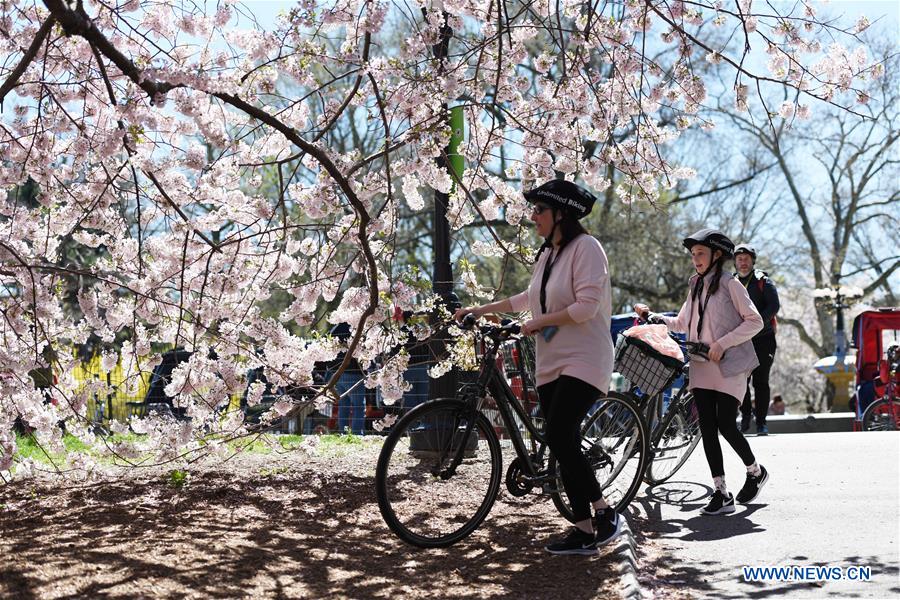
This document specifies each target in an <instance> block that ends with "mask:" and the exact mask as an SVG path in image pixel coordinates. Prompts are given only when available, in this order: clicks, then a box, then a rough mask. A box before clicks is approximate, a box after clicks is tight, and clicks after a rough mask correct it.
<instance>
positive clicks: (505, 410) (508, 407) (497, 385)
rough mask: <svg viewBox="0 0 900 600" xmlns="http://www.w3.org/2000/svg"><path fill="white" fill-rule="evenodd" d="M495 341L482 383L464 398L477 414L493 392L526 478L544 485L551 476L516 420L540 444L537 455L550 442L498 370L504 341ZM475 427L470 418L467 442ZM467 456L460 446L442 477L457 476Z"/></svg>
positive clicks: (486, 359) (483, 362) (481, 375)
mask: <svg viewBox="0 0 900 600" xmlns="http://www.w3.org/2000/svg"><path fill="white" fill-rule="evenodd" d="M491 341H492V342H493V343H492V344H491V345H490V347H488V349H487V350H486V351H485V353H484V355H483V356H482V359H481V370H480V371H479V373H478V380H477V381H476V383H475V384H471V385H470V386H469V389H466V388H463V393H462V394H461V395H462V396H463V399H464V400H465V401H466V402H468V403H469V404H470V406H471V407H472V412H473V414H474V413H477V412H482V410H483V407H484V401H485V400H486V398H487V393H488V392H490V395H491V397H492V398H493V399H494V404H495V405H496V407H497V410H498V411H499V413H500V417H501V418H502V419H503V424H504V426H505V427H506V430H507V432H509V438H510V441H511V442H512V445H513V449H514V450H515V452H516V456H517V457H518V458H519V459H521V462H522V463H523V471H524V473H525V476H526V477H527V478H529V479H531V480H533V481H535V482H537V483H541V482H543V480H544V479H548V480H549V478H550V474H549V473H544V472H540V471H537V470H536V469H535V466H534V463H533V462H532V460H531V456H530V453H529V450H528V448H527V447H526V445H525V440H524V439H523V438H522V432H521V431H520V430H519V428H518V426H517V423H516V419H515V417H519V420H520V421H521V422H522V424H523V425H525V428H526V429H527V430H528V433H529V434H531V437H532V444H533V445H534V444H535V441H536V442H537V448H536V449H535V450H534V452H535V453H536V454H537V456H542V455H543V453H544V449H545V448H546V447H547V443H546V440H545V438H544V436H543V433H541V432H540V431H539V430H538V429H537V427H536V426H535V425H534V422H533V421H532V420H531V417H530V416H529V415H528V414H527V413H526V412H525V409H524V407H522V406H521V405H520V404H519V402H518V400H517V399H516V396H515V394H513V391H512V388H510V387H509V384H508V383H507V382H506V380H505V379H504V378H503V377H502V376H501V374H500V370H499V369H498V368H497V362H496V359H497V352H498V351H499V349H500V344H501V343H502V342H501V341H500V340H493V339H491ZM474 426H475V419H469V420H468V424H467V425H466V432H465V437H464V438H463V439H468V437H469V435H471V433H472V428H473V427H474ZM464 454H465V449H464V445H463V444H460V447H459V448H458V449H457V451H456V456H454V458H453V460H452V461H451V463H450V465H448V467H447V468H446V469H445V470H444V471H443V472H442V473H441V477H443V478H449V477H451V476H452V475H453V474H454V473H455V471H456V467H457V466H459V464H460V462H462V459H463V455H464Z"/></svg>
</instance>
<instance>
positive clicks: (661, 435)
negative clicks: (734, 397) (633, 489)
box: [644, 392, 700, 485]
mask: <svg viewBox="0 0 900 600" xmlns="http://www.w3.org/2000/svg"><path fill="white" fill-rule="evenodd" d="M699 442H700V418H699V415H698V413H697V408H696V406H695V405H694V396H693V395H692V394H691V393H690V392H686V393H685V395H684V396H681V395H680V394H679V397H678V398H676V399H675V400H674V401H673V402H672V406H671V407H670V409H669V410H668V411H666V415H665V416H664V417H663V420H662V423H661V424H660V426H659V429H658V430H657V433H656V436H655V437H654V439H653V444H652V446H653V458H652V460H651V461H650V464H649V465H648V467H647V473H646V475H644V480H645V481H646V482H647V483H649V484H650V485H656V484H658V483H662V482H664V481H666V480H667V479H669V478H670V477H671V476H672V475H674V474H675V472H676V471H678V469H680V468H681V467H682V465H684V463H685V462H687V459H688V458H690V456H691V453H692V452H693V451H694V448H696V447H697V444H698V443H699Z"/></svg>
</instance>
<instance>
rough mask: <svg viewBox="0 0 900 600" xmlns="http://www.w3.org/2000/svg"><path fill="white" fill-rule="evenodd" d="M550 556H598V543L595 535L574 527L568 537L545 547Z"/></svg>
mask: <svg viewBox="0 0 900 600" xmlns="http://www.w3.org/2000/svg"><path fill="white" fill-rule="evenodd" d="M544 550H546V551H547V552H549V553H550V554H597V542H596V540H595V538H594V534H593V533H585V532H584V531H582V530H580V529H578V528H577V527H572V528H571V529H570V530H569V533H568V534H566V537H564V538H563V539H561V540H559V541H558V542H552V543H550V544H547V545H546V546H544Z"/></svg>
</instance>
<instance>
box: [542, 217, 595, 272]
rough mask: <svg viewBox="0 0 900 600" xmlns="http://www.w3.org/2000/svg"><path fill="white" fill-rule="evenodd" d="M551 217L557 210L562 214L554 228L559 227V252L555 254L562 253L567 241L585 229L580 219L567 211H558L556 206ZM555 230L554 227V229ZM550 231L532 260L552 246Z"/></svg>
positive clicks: (585, 231)
mask: <svg viewBox="0 0 900 600" xmlns="http://www.w3.org/2000/svg"><path fill="white" fill-rule="evenodd" d="M552 210H553V217H554V218H556V214H557V211H559V212H560V213H561V214H562V218H561V219H560V220H559V223H557V224H556V228H559V235H560V238H559V252H558V253H557V256H559V255H560V254H562V251H563V248H565V247H566V246H567V245H568V244H569V242H571V241H572V240H574V239H575V238H577V237H578V236H579V235H581V234H582V233H587V230H586V229H585V228H584V226H583V225H582V224H581V221H579V220H578V219H576V218H575V217H573V216H572V214H571V213H569V212H568V211H560V210H559V209H558V208H554V209H552ZM554 231H555V229H554ZM554 231H551V232H550V235H549V236H548V237H547V239H546V240H544V243H543V244H541V248H540V250H538V253H537V256H535V257H534V262H537V261H538V259H539V258H540V257H541V252H543V251H544V250H545V249H546V248H551V247H552V246H553V233H554Z"/></svg>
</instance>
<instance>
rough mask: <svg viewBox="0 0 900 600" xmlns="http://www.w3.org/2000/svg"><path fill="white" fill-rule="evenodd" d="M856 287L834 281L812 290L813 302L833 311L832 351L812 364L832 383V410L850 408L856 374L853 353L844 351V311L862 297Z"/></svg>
mask: <svg viewBox="0 0 900 600" xmlns="http://www.w3.org/2000/svg"><path fill="white" fill-rule="evenodd" d="M862 295H863V291H862V290H861V289H859V288H855V287H850V286H843V285H838V284H835V285H833V286H832V287H827V288H819V289H817V290H815V291H814V292H813V299H814V301H815V303H816V304H817V305H818V306H820V307H822V308H824V309H825V310H826V311H828V312H833V313H835V324H834V325H835V326H834V354H833V355H832V356H826V357H825V358H822V359H820V360H819V361H817V362H816V364H815V365H813V368H814V369H815V370H816V371H818V372H819V373H822V374H823V375H824V376H825V377H826V378H827V379H828V381H829V383H831V385H832V386H833V387H834V398H833V401H832V403H831V407H830V408H831V410H835V409H837V408H840V409H841V410H849V405H850V389H849V384H850V382H851V381H853V380H854V379H855V377H856V357H855V356H848V355H847V332H846V329H845V327H844V311H845V310H847V309H848V308H850V306H852V304H853V303H854V302H856V301H857V300H859V299H860V298H862Z"/></svg>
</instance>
